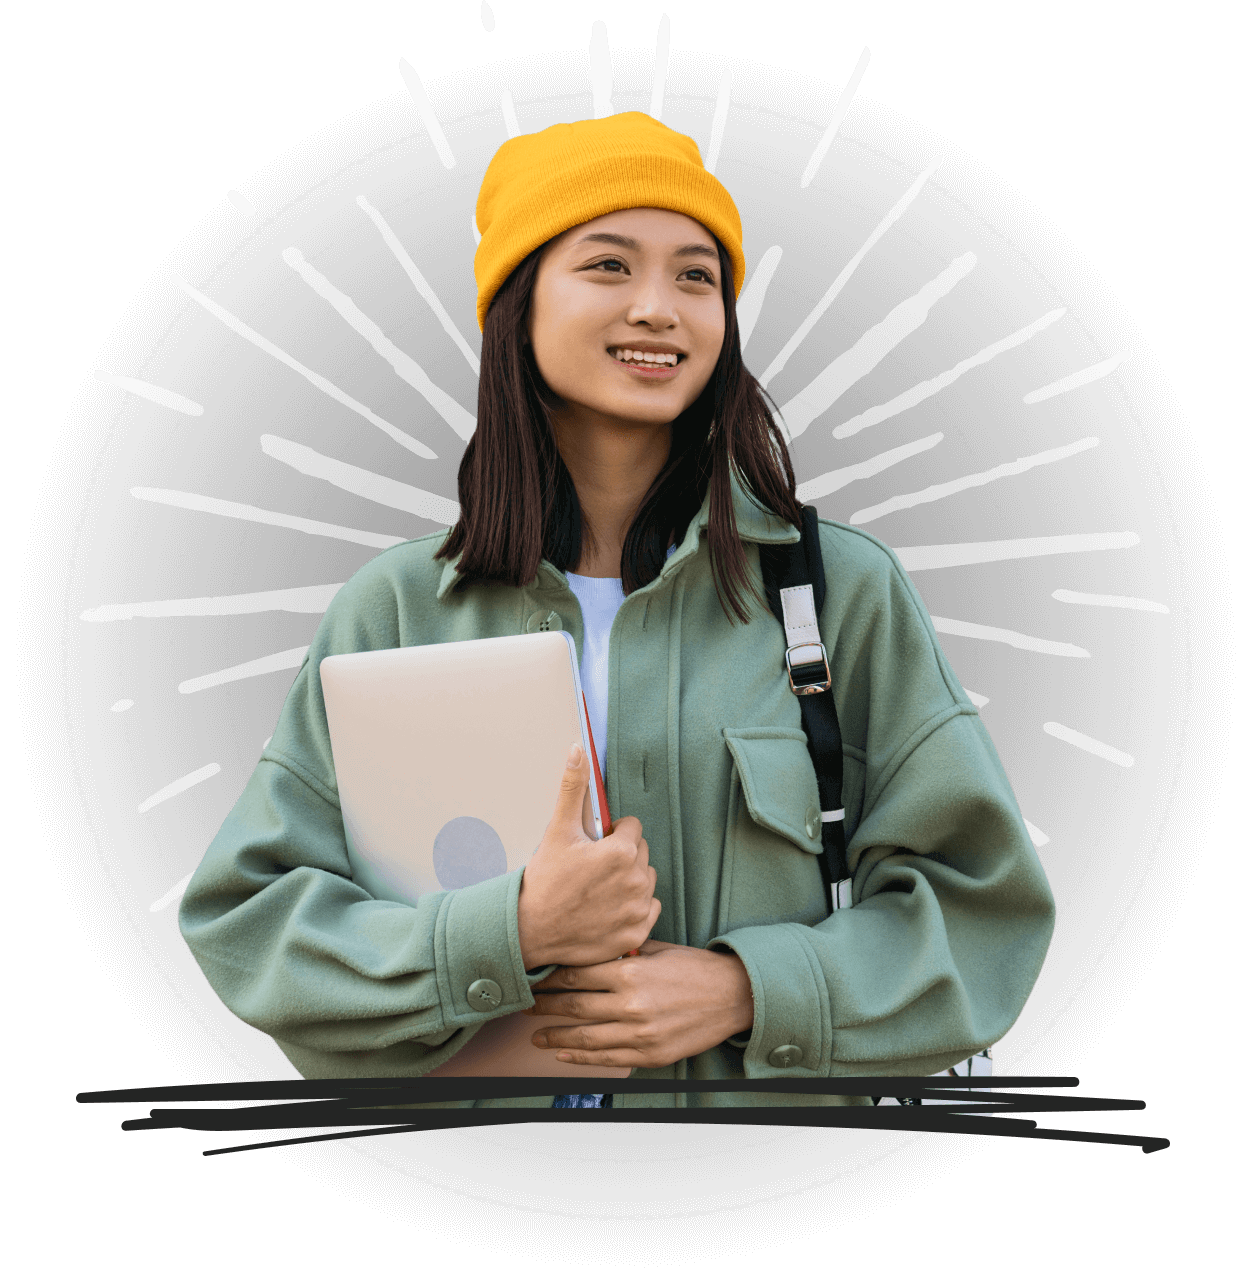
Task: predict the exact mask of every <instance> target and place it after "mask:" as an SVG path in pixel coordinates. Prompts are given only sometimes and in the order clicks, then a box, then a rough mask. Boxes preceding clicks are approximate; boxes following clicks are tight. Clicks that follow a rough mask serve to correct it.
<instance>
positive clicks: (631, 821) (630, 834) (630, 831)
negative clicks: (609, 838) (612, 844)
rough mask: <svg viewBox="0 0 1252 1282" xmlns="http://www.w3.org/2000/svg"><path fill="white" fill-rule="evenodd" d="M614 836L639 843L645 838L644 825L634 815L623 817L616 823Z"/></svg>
mask: <svg viewBox="0 0 1252 1282" xmlns="http://www.w3.org/2000/svg"><path fill="white" fill-rule="evenodd" d="M612 834H613V836H615V837H618V836H620V837H625V838H626V839H627V840H628V841H634V842H638V841H640V840H642V838H643V824H641V823H640V822H639V820H638V819H636V818H635V816H634V815H623V816H622V817H621V818H620V819H618V820H615V821H614V824H613V828H612Z"/></svg>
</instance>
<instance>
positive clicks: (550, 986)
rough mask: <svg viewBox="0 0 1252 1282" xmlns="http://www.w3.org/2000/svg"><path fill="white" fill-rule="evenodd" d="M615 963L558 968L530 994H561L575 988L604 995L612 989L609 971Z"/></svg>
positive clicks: (611, 977) (611, 974) (611, 975)
mask: <svg viewBox="0 0 1252 1282" xmlns="http://www.w3.org/2000/svg"><path fill="white" fill-rule="evenodd" d="M616 965H617V962H616V960H614V961H606V962H597V963H596V964H595V965H594V966H559V967H557V969H556V970H554V971H553V972H552V974H551V975H549V976H547V978H546V979H544V981H543V982H542V983H540V984H536V985H535V986H534V988H532V989H531V992H532V993H552V992H562V991H564V990H566V989H570V988H577V989H579V990H580V991H581V992H592V993H605V992H609V991H611V990H612V988H613V978H614V976H613V972H612V971H611V970H610V969H609V968H610V967H612V966H616Z"/></svg>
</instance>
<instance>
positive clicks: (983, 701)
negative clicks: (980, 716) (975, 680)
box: [961, 686, 991, 708]
mask: <svg viewBox="0 0 1252 1282" xmlns="http://www.w3.org/2000/svg"><path fill="white" fill-rule="evenodd" d="M961 689H962V690H964V691H965V697H966V698H967V699H968V700H969V701H970V703H972V704H973V705H974V707H975V708H985V707H986V706H987V704H989V703H990V702H991V700H990V699H988V698H987V696H986V695H985V694H976V693H975V692H974V691H973V690H970V689H968V688H967V687H966V686H962V687H961Z"/></svg>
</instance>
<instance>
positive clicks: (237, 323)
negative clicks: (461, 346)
mask: <svg viewBox="0 0 1252 1282" xmlns="http://www.w3.org/2000/svg"><path fill="white" fill-rule="evenodd" d="M178 283H179V285H181V286H182V288H183V289H184V290H185V291H186V292H187V293H188V294H190V295H191V297H192V298H194V299H195V300H196V302H197V303H199V304H200V306H201V307H203V308H204V309H205V311H207V312H209V313H210V314H211V315H213V316H216V317H217V319H218V320H220V321H221V322H222V324H223V325H226V326H227V327H228V328H230V329H233V330H234V331H235V333H236V334H238V335H239V336H240V337H241V338H246V339H247V340H248V342H250V343H252V344H254V345H255V346H257V347H259V348H260V349H261V350H262V351H263V352H265V353H266V354H267V355H270V356H272V357H274V359H275V360H279V361H282V363H283V364H284V365H286V366H288V367H289V368H290V369H293V370H295V371H296V373H297V374H299V375H300V376H301V377H303V378H307V379H308V381H309V382H310V383H312V384H313V386H314V387H316V388H317V390H318V391H319V392H325V393H326V395H327V396H329V397H331V398H332V399H334V400H336V401H338V402H339V404H340V405H345V406H347V408H348V409H350V410H353V411H354V412H355V413H357V414H359V415H360V416H361V417H362V418H363V419H366V420H367V421H368V422H370V423H373V424H374V426H375V427H377V428H381V429H382V431H384V432H386V433H387V435H388V436H390V437H391V439H392V440H393V441H395V442H396V444H397V445H403V446H404V448H405V449H406V450H412V451H413V453H414V454H420V455H421V456H422V457H423V458H438V457H439V456H438V455H437V454H436V453H435V452H434V450H431V449H428V448H427V447H426V446H425V445H423V444H422V443H421V441H418V440H414V438H413V437H411V436H410V435H409V434H408V433H407V432H402V431H401V430H400V429H399V428H398V427H396V425H395V424H394V423H388V422H387V420H386V419H385V418H380V417H379V416H378V415H377V414H375V413H374V411H373V410H372V409H370V408H368V406H365V405H362V404H361V402H360V401H358V400H356V399H354V398H353V397H351V396H349V395H348V393H347V392H345V391H344V390H343V389H342V388H341V387H336V386H335V384H334V383H332V382H331V381H330V379H328V378H323V377H322V376H321V374H317V373H315V372H314V371H313V370H311V369H309V367H308V366H307V365H301V364H300V362H299V361H298V360H296V358H295V357H294V356H289V355H288V354H287V353H286V352H284V351H283V349H282V348H281V347H279V346H278V344H277V343H271V342H270V340H269V339H268V338H265V337H264V336H263V335H261V334H258V333H257V332H256V330H254V329H252V328H251V327H250V326H248V325H245V324H244V323H243V321H241V320H240V319H239V317H238V316H235V315H234V314H233V313H231V312H228V311H227V310H226V308H224V307H222V306H219V304H217V303H215V302H214V301H213V300H212V299H211V298H209V297H208V296H207V295H205V294H202V293H201V292H200V291H199V290H198V289H196V288H195V287H194V286H193V285H189V284H188V283H187V282H186V281H185V280H180V281H179V282H178Z"/></svg>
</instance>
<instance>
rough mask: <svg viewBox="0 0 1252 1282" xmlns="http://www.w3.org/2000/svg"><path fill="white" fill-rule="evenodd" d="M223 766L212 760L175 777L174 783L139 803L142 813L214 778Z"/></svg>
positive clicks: (168, 784)
mask: <svg viewBox="0 0 1252 1282" xmlns="http://www.w3.org/2000/svg"><path fill="white" fill-rule="evenodd" d="M221 768H222V767H221V766H220V765H219V764H218V763H217V762H216V761H210V762H209V764H208V765H207V766H201V767H200V769H199V770H193V771H192V772H191V773H190V774H187V775H183V777H182V778H181V779H175V780H174V782H173V783H167V784H166V785H165V787H164V788H161V789H159V790H158V791H156V792H154V793H153V794H152V796H150V797H147V798H145V800H143V801H141V802H140V803H139V813H140V814H141V815H143V814H147V813H148V811H149V810H151V809H152V807H153V806H159V805H160V804H161V803H162V802H163V801H168V800H169V799H170V798H171V797H177V796H178V794H179V793H180V792H186V791H187V789H188V788H194V787H195V786H196V784H198V783H203V782H204V781H205V780H206V779H212V778H213V776H214V775H215V774H217V773H218V772H219V771H220V770H221Z"/></svg>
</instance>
